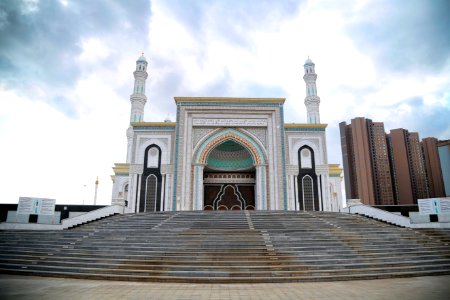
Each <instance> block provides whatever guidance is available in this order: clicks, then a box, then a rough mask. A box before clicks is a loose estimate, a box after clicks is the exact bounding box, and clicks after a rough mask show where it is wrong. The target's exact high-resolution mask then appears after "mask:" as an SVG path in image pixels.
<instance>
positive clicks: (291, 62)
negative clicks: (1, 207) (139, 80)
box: [0, 0, 450, 204]
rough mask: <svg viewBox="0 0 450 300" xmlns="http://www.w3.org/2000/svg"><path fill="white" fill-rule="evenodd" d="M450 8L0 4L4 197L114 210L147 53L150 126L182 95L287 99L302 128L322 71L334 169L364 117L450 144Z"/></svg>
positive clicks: (388, 1) (378, 0)
mask: <svg viewBox="0 0 450 300" xmlns="http://www.w3.org/2000/svg"><path fill="white" fill-rule="evenodd" d="M449 3H450V2H449V1H446V0H442V1H439V0H408V1H400V0H398V1H395V0H373V1H371V0H366V1H345V0H342V1H334V0H326V1H325V0H324V1H320V0H305V1H263V0H254V1H250V0H248V1H245V0H243V1H226V0H222V1H200V0H198V1H194V0H164V1H163V0H161V1H156V0H155V1H150V0H128V1H125V0H123V1H119V0H116V1H113V0H103V1H102V0H96V1H92V0H73V1H72V0H59V1H57V0H54V1H50V0H48V1H46V0H22V1H21V0H3V1H0V141H1V142H0V166H1V168H2V171H1V174H0V186H1V197H0V202H3V203H16V202H17V201H18V198H19V196H35V197H47V198H55V199H56V200H57V203H60V204H62V203H73V204H75V203H79V204H81V203H83V201H84V203H86V204H91V203H93V195H94V182H95V178H96V177H97V176H98V177H99V181H100V184H99V197H98V203H99V204H109V203H110V198H111V188H112V181H111V179H110V175H111V174H112V169H111V167H112V166H113V164H114V162H124V161H125V158H126V136H125V131H126V129H127V126H128V120H129V112H130V103H129V95H130V94H131V92H132V88H133V75H132V72H133V71H134V68H135V61H136V59H137V58H138V57H139V55H140V52H141V51H144V52H145V56H146V57H147V60H148V61H149V79H148V80H147V97H148V99H149V100H148V102H147V105H146V110H145V120H146V121H162V120H164V119H165V118H166V117H167V116H169V117H170V118H171V119H172V120H174V119H175V111H176V110H175V104H174V101H173V97H174V96H234V97H285V98H286V103H285V118H286V119H285V121H286V122H297V123H303V122H305V121H306V110H305V106H304V103H303V101H304V97H305V88H304V82H303V79H302V76H303V63H304V61H305V60H306V58H307V57H308V55H309V56H310V57H311V59H312V60H313V61H314V62H315V64H316V72H317V73H318V80H317V86H318V94H319V96H320V98H321V107H320V110H321V121H322V122H323V123H327V124H329V125H328V129H327V139H328V155H329V162H330V163H341V161H342V158H341V150H340V141H339V132H338V123H339V122H341V121H347V122H348V121H350V119H351V118H354V117H357V116H365V117H368V118H372V119H373V120H374V121H383V122H384V123H385V129H386V130H387V131H389V130H390V129H394V128H398V127H403V128H407V129H409V130H410V131H418V132H419V134H420V136H421V138H424V137H427V136H434V137H437V138H439V139H448V138H450V121H449V119H450V34H449V33H448V30H449V28H450V17H449V15H450V4H449Z"/></svg>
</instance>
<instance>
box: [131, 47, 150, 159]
mask: <svg viewBox="0 0 450 300" xmlns="http://www.w3.org/2000/svg"><path fill="white" fill-rule="evenodd" d="M147 65H148V64H147V60H146V59H145V57H144V52H142V55H141V57H139V58H138V60H137V61H136V70H135V71H134V72H133V75H134V89H133V94H131V96H130V102H131V113H130V124H131V123H135V122H143V121H144V108H145V103H146V102H147V96H145V80H146V79H147V77H148V73H147ZM132 141H133V127H132V126H130V127H128V129H127V163H130V162H131V146H132Z"/></svg>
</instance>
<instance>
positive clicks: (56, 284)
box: [0, 275, 450, 300]
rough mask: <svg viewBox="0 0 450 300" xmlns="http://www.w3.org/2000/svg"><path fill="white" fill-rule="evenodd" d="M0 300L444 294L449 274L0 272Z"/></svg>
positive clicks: (448, 296) (425, 296)
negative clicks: (165, 277) (282, 276)
mask: <svg viewBox="0 0 450 300" xmlns="http://www.w3.org/2000/svg"><path fill="white" fill-rule="evenodd" d="M0 299H408V300H410V299H427V300H431V299H446V300H447V299H450V275H447V276H426V277H412V278H395V279H378V280H358V281H334V282H311V283H272V284H183V283H178V284H177V283H142V282H123V281H103V280H78V279H63V278H47V277H33V276H14V275H0Z"/></svg>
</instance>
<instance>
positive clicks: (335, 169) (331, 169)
mask: <svg viewBox="0 0 450 300" xmlns="http://www.w3.org/2000/svg"><path fill="white" fill-rule="evenodd" d="M342 171H343V169H342V168H340V167H339V164H329V165H328V174H329V175H338V176H341V175H342Z"/></svg>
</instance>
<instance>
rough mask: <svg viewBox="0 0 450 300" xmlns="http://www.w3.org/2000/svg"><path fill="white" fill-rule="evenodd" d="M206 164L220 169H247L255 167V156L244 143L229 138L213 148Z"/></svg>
mask: <svg viewBox="0 0 450 300" xmlns="http://www.w3.org/2000/svg"><path fill="white" fill-rule="evenodd" d="M206 164H207V165H208V167H209V168H210V169H213V170H218V171H232V170H247V169H251V168H253V158H252V156H251V154H250V152H249V151H248V150H247V149H246V148H244V147H243V146H242V145H240V144H238V143H236V142H235V141H233V140H228V141H225V142H223V143H222V144H219V145H218V146H216V147H215V148H214V149H212V150H211V152H210V153H209V155H208V158H207V160H206Z"/></svg>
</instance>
